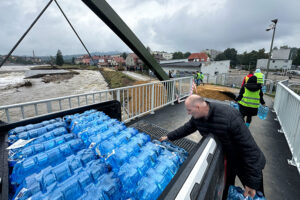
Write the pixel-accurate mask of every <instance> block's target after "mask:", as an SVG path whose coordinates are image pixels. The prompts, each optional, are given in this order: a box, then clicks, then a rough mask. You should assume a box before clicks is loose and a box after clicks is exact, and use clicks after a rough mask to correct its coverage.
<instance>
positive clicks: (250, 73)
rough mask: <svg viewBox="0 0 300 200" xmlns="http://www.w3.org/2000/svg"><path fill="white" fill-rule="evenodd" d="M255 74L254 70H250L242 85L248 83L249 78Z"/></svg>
mask: <svg viewBox="0 0 300 200" xmlns="http://www.w3.org/2000/svg"><path fill="white" fill-rule="evenodd" d="M251 76H253V71H249V74H248V75H247V76H245V77H244V79H243V82H242V87H243V85H244V84H245V83H247V81H248V80H249V78H250V77H251Z"/></svg>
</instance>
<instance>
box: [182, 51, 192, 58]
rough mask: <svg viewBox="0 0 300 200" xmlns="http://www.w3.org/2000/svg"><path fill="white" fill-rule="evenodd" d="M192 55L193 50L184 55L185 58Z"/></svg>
mask: <svg viewBox="0 0 300 200" xmlns="http://www.w3.org/2000/svg"><path fill="white" fill-rule="evenodd" d="M190 55H191V52H185V54H184V55H183V57H184V58H188V57H189V56H190Z"/></svg>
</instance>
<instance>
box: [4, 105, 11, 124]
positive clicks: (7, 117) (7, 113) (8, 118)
mask: <svg viewBox="0 0 300 200" xmlns="http://www.w3.org/2000/svg"><path fill="white" fill-rule="evenodd" d="M5 114H6V119H7V122H10V117H9V112H8V108H6V109H5Z"/></svg>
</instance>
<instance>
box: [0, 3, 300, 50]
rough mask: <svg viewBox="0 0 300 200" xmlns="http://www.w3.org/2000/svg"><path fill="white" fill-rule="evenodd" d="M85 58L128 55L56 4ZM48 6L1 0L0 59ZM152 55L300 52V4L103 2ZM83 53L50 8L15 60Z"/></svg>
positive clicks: (84, 10) (83, 15)
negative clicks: (295, 49) (272, 49)
mask: <svg viewBox="0 0 300 200" xmlns="http://www.w3.org/2000/svg"><path fill="white" fill-rule="evenodd" d="M57 1H58V3H59V4H60V5H61V7H62V9H63V10H64V11H65V13H66V15H67V16H68V18H69V20H70V21H71V23H72V24H73V26H74V27H75V29H76V31H77V32H78V34H79V36H80V37H81V38H82V40H83V42H84V43H85V45H86V46H87V48H88V50H89V51H90V52H95V51H101V52H106V51H120V52H123V51H128V52H129V51H131V50H130V49H129V48H128V47H127V46H126V44H124V43H123V41H121V40H120V39H119V38H118V37H117V36H116V35H115V34H114V33H113V32H112V31H111V30H110V29H109V28H108V27H107V26H106V25H105V24H104V23H103V22H102V21H101V20H100V19H99V18H98V17H97V16H96V15H95V14H94V13H93V12H92V11H91V10H90V9H89V8H88V7H87V6H86V5H85V4H84V3H83V2H82V1H81V0H57ZM48 2H49V0H30V1H29V0H0V54H1V55H3V54H7V53H8V52H9V51H10V49H11V48H12V47H13V45H14V44H15V43H16V42H17V41H18V39H19V38H20V37H21V36H22V34H23V33H24V32H25V31H26V29H27V28H28V27H29V26H30V24H31V23H32V22H33V20H34V19H35V18H36V16H37V15H38V14H39V12H40V11H41V10H42V9H43V8H44V7H45V5H46V4H47V3H48ZM107 2H108V3H109V4H110V6H111V7H112V8H113V9H114V10H115V11H116V12H117V13H118V14H119V16H120V17H121V18H122V19H123V21H125V23H126V24H127V25H128V26H129V27H130V28H131V29H132V30H133V32H134V33H135V34H136V35H137V37H138V38H139V39H140V40H141V42H142V43H143V44H144V45H145V46H149V47H150V48H151V50H159V51H163V50H164V51H167V52H175V51H182V52H186V51H190V52H200V51H201V50H203V49H216V50H221V51H223V50H224V49H226V48H228V47H230V48H235V49H237V50H238V52H239V53H242V52H244V51H251V50H258V49H261V48H265V49H266V50H267V51H269V48H270V43H271V38H272V31H269V32H266V31H265V29H266V28H267V27H268V26H269V25H270V24H271V21H270V20H272V19H274V18H278V19H279V21H278V24H277V29H276V34H275V40H274V46H278V47H279V46H282V45H288V46H292V47H298V48H299V47H300V12H299V8H300V1H299V0H286V1H282V0H107ZM57 49H60V50H61V51H62V53H63V55H70V54H79V53H85V50H84V48H83V47H82V46H81V44H80V42H79V40H78V39H77V38H76V36H75V34H74V33H73V31H72V30H71V28H70V27H69V25H68V24H67V22H66V20H65V19H64V17H63V15H62V14H61V13H60V11H59V10H58V8H57V6H56V4H55V3H54V2H53V3H52V4H51V5H50V7H49V8H48V9H47V10H46V12H45V13H44V14H43V16H42V17H41V18H40V20H39V21H38V22H37V23H36V25H35V26H34V27H33V29H32V30H31V31H30V32H29V33H28V35H27V36H26V37H25V38H24V40H23V41H22V43H21V44H20V45H19V46H18V48H17V49H16V50H15V52H14V53H13V54H14V55H32V51H33V50H34V51H35V54H36V55H37V56H45V55H55V54H56V52H57Z"/></svg>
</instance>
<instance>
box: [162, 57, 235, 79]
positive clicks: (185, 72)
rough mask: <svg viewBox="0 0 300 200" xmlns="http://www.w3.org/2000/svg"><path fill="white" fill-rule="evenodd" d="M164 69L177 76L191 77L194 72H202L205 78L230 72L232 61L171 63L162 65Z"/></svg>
mask: <svg viewBox="0 0 300 200" xmlns="http://www.w3.org/2000/svg"><path fill="white" fill-rule="evenodd" d="M160 65H161V67H162V69H163V70H164V71H165V72H166V73H168V72H169V71H172V72H173V74H177V76H191V75H192V72H196V71H201V72H202V73H203V74H205V76H207V75H209V76H216V75H219V74H226V73H228V72H229V66H230V60H222V61H209V62H169V63H161V64H160Z"/></svg>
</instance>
